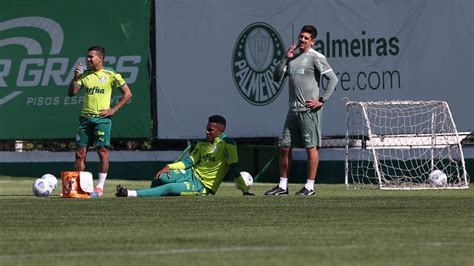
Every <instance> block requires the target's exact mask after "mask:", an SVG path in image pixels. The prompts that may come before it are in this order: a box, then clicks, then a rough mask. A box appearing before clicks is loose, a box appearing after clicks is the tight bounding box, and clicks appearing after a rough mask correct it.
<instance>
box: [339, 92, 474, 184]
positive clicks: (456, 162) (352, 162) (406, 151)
mask: <svg viewBox="0 0 474 266" xmlns="http://www.w3.org/2000/svg"><path fill="white" fill-rule="evenodd" d="M346 111H347V120H346V122H347V132H346V145H345V146H346V169H345V170H346V176H345V183H346V187H347V188H348V189H357V188H370V187H373V188H380V189H440V188H443V189H446V188H448V189H459V188H468V178H467V173H466V167H465V163H464V156H463V152H462V148H461V140H460V137H459V135H458V132H457V130H456V126H455V124H454V121H453V118H452V115H451V112H450V110H449V106H448V104H447V103H446V102H444V101H381V102H347V103H346ZM435 170H440V171H442V174H443V173H444V175H441V177H442V178H438V179H436V178H437V177H438V176H436V173H440V172H439V171H435Z"/></svg>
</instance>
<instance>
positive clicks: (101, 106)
mask: <svg viewBox="0 0 474 266" xmlns="http://www.w3.org/2000/svg"><path fill="white" fill-rule="evenodd" d="M76 84H77V85H78V86H80V87H81V89H84V104H83V106H82V112H81V114H82V115H85V114H89V115H90V114H92V115H98V114H99V111H100V110H106V109H109V108H110V99H111V96H112V89H113V88H120V87H121V86H123V85H124V84H125V80H124V79H123V78H122V76H121V75H120V74H119V73H116V72H115V71H113V70H109V69H101V70H99V71H94V70H91V69H89V70H87V71H86V72H84V73H83V74H82V75H81V76H80V77H79V79H78V80H77V81H76Z"/></svg>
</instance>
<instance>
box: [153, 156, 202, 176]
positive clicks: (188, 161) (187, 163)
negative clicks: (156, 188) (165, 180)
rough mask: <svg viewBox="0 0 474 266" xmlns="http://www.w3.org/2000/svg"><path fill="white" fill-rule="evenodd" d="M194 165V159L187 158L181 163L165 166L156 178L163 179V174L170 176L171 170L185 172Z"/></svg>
mask: <svg viewBox="0 0 474 266" xmlns="http://www.w3.org/2000/svg"><path fill="white" fill-rule="evenodd" d="M193 165H194V160H193V158H192V157H190V156H189V157H186V158H184V159H183V160H181V161H178V162H174V163H171V164H167V165H165V167H163V168H161V169H160V170H159V171H158V172H157V173H156V174H155V178H156V179H158V178H160V177H161V175H162V174H163V173H167V174H168V175H169V174H170V170H184V169H188V168H189V167H191V166H193Z"/></svg>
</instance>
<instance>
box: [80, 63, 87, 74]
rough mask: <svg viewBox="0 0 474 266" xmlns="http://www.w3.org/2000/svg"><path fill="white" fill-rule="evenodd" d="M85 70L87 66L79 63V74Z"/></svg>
mask: <svg viewBox="0 0 474 266" xmlns="http://www.w3.org/2000/svg"><path fill="white" fill-rule="evenodd" d="M86 70H87V67H86V66H85V65H83V64H79V74H81V75H82V74H83V73H84V72H85V71H86Z"/></svg>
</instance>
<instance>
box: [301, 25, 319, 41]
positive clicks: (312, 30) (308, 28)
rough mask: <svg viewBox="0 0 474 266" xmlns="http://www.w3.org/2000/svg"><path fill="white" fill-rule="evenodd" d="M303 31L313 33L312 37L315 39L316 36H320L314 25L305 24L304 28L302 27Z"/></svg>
mask: <svg viewBox="0 0 474 266" xmlns="http://www.w3.org/2000/svg"><path fill="white" fill-rule="evenodd" d="M301 32H307V33H309V34H311V38H313V39H316V36H318V30H317V29H316V27H315V26H313V25H304V26H303V28H301Z"/></svg>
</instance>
